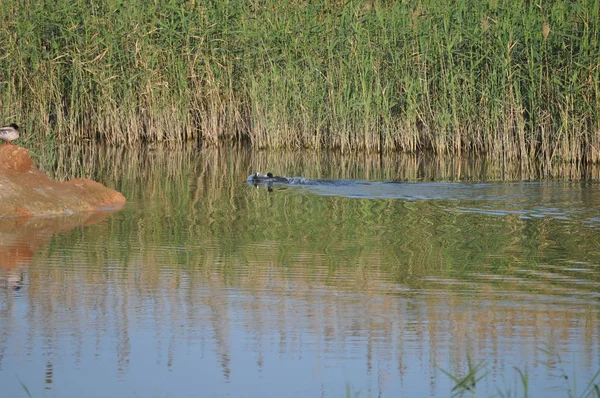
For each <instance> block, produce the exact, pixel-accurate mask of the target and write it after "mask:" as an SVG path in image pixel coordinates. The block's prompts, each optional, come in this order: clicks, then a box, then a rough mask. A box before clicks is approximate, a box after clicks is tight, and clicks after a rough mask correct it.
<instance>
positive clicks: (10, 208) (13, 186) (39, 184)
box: [0, 144, 126, 218]
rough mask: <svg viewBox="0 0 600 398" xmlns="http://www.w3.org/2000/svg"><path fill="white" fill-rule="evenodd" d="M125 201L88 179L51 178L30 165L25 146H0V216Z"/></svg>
mask: <svg viewBox="0 0 600 398" xmlns="http://www.w3.org/2000/svg"><path fill="white" fill-rule="evenodd" d="M125 202H126V199H125V197H124V196H123V195H122V194H121V193H119V192H117V191H115V190H112V189H110V188H106V187H105V186H104V185H102V184H99V183H97V182H95V181H92V180H88V179H82V178H78V179H75V180H71V181H69V182H59V181H54V180H52V179H50V177H48V176H47V175H46V174H44V173H42V172H41V171H40V170H38V169H37V168H36V167H35V166H34V165H33V161H32V160H31V158H30V157H29V151H27V149H25V148H21V147H19V146H16V145H7V144H4V145H0V218H1V217H14V216H44V215H55V214H72V213H77V212H84V211H95V210H103V209H115V208H120V207H122V206H123V204H124V203H125Z"/></svg>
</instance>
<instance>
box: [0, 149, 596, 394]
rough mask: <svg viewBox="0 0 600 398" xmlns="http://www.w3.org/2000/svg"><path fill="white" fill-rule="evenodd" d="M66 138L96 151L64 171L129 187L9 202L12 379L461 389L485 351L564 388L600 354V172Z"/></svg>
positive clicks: (4, 300) (276, 390)
mask: <svg viewBox="0 0 600 398" xmlns="http://www.w3.org/2000/svg"><path fill="white" fill-rule="evenodd" d="M59 155H60V154H59ZM67 155H68V156H65V154H62V157H64V158H68V159H71V160H73V159H79V160H77V161H72V162H71V163H69V162H59V165H58V167H56V168H55V169H54V171H55V172H56V174H57V175H58V176H59V177H61V178H66V177H72V176H76V175H79V174H84V175H86V176H90V177H92V178H95V179H98V180H100V181H101V182H103V183H105V184H107V185H108V186H111V187H114V188H116V189H118V190H120V191H122V192H123V193H124V194H125V195H126V196H127V198H128V199H129V203H128V204H127V206H126V207H125V209H123V210H122V211H119V212H115V213H108V212H106V213H102V214H99V215H76V216H73V217H67V218H51V219H38V220H30V221H27V222H24V221H19V220H3V221H0V238H1V239H0V386H2V387H1V389H2V390H1V392H0V396H2V397H4V396H6V397H19V396H27V392H26V391H25V389H24V387H23V386H26V388H27V389H28V391H29V392H30V393H31V395H32V396H34V397H84V396H85V397H188V396H190V397H222V396H229V397H319V396H325V397H345V396H346V394H347V391H350V392H351V394H352V396H354V395H355V394H357V393H358V395H359V396H360V397H374V396H381V397H398V396H412V397H417V396H443V397H445V396H450V395H451V394H452V387H453V386H454V382H453V381H452V380H451V379H450V378H449V377H448V376H447V375H446V374H444V371H446V372H449V373H451V374H453V375H457V376H460V375H464V374H465V372H467V371H468V366H469V358H470V361H471V363H472V365H473V366H475V365H481V366H482V370H481V373H480V375H481V376H484V377H483V378H482V379H481V380H480V381H479V382H478V383H477V385H476V391H477V395H478V396H492V395H498V392H499V391H500V392H501V393H503V394H505V395H507V394H508V393H512V394H513V395H514V394H515V393H516V392H518V391H519V389H521V387H522V386H521V383H520V381H519V380H520V379H519V377H520V376H519V372H518V371H517V370H516V368H518V369H519V370H520V371H522V372H526V373H527V375H528V378H529V386H530V387H529V391H530V393H533V396H540V397H547V396H561V397H562V396H568V391H567V388H572V387H573V386H574V385H575V386H576V387H577V392H578V393H581V392H583V389H584V388H585V386H586V384H587V382H588V381H589V380H591V378H592V377H593V375H594V374H595V372H597V371H598V370H599V369H600V316H599V314H600V184H598V183H597V182H596V181H597V180H596V179H592V180H591V181H590V180H588V181H586V182H565V181H567V180H566V179H563V180H552V181H544V182H539V181H538V182H535V181H533V182H532V181H524V182H514V181H515V179H516V178H515V177H514V174H512V175H510V176H509V177H510V178H511V181H512V182H498V181H499V180H500V179H502V178H504V177H507V173H509V174H510V173H512V172H511V171H510V170H508V171H507V170H499V171H498V169H497V168H493V167H488V166H487V165H485V164H482V163H473V164H470V165H467V166H465V165H457V164H453V165H450V166H444V165H440V164H433V163H427V162H420V161H414V160H409V161H406V162H403V161H401V160H398V159H378V158H377V159H371V158H366V157H350V158H344V157H332V156H323V157H318V156H316V155H309V154H296V155H285V154H280V153H276V154H264V153H254V154H253V153H250V152H247V151H243V150H220V151H217V150H203V151H175V150H171V151H167V150H155V151H149V152H144V153H137V152H136V153H129V152H125V151H108V150H106V151H98V150H93V151H89V152H85V151H82V152H81V153H68V154H67ZM59 158H61V156H59ZM73 165H76V166H73ZM70 167H72V168H70ZM255 171H262V172H266V171H274V172H276V173H277V174H282V175H287V176H303V177H306V178H309V179H315V180H317V179H327V180H333V183H327V184H308V185H306V184H305V185H293V186H287V185H276V186H273V187H272V188H273V189H272V192H269V191H268V190H267V189H266V188H265V187H253V186H251V185H249V184H247V183H246V181H245V180H246V177H247V176H248V175H249V174H250V173H251V172H255ZM575 173H579V171H575ZM511 176H512V177H511ZM521 178H523V176H521ZM524 178H530V176H526V177H524ZM565 374H566V375H567V376H568V380H565V378H564V377H562V376H563V375H565ZM597 381H598V380H597Z"/></svg>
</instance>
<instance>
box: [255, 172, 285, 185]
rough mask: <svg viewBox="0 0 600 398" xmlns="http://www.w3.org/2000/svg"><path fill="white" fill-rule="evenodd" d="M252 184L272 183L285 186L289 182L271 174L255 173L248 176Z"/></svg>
mask: <svg viewBox="0 0 600 398" xmlns="http://www.w3.org/2000/svg"><path fill="white" fill-rule="evenodd" d="M250 178H251V179H252V182H253V183H254V184H272V183H274V182H278V183H284V184H287V183H289V182H290V181H289V180H288V179H287V178H285V177H281V176H274V175H273V173H267V174H266V175H265V174H260V173H256V174H253V175H251V176H250Z"/></svg>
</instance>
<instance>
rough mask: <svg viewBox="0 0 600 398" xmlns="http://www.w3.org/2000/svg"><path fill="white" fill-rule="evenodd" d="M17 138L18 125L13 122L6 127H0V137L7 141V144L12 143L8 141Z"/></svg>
mask: <svg viewBox="0 0 600 398" xmlns="http://www.w3.org/2000/svg"><path fill="white" fill-rule="evenodd" d="M17 138H19V126H17V125H16V124H14V123H11V124H10V125H8V126H6V127H0V139H3V140H4V141H6V142H8V144H9V145H12V144H11V143H10V142H11V141H13V140H16V139H17Z"/></svg>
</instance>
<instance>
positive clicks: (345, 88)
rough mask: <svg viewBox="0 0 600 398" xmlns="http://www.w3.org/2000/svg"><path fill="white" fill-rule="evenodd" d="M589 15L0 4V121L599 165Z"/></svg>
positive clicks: (123, 133)
mask: <svg viewBox="0 0 600 398" xmlns="http://www.w3.org/2000/svg"><path fill="white" fill-rule="evenodd" d="M599 8H600V6H599V4H598V1H596V0H584V1H581V2H577V3H572V2H567V1H555V2H550V3H544V4H539V5H538V4H534V3H530V2H525V1H517V2H512V1H510V2H509V1H501V0H497V1H490V2H489V3H481V2H476V1H466V2H463V3H460V4H455V3H452V2H442V3H440V2H437V1H434V0H423V1H420V2H416V3H415V2H409V1H401V2H391V3H387V2H378V1H370V2H363V1H349V2H342V3H340V2H329V1H322V2H319V3H317V4H314V3H306V2H276V1H264V2H260V3H256V2H245V1H242V0H234V1H230V2H226V3H222V2H197V1H193V0H192V1H162V2H152V3H143V4H133V3H131V4H130V3H122V2H113V1H109V2H103V3H101V4H92V5H90V3H89V2H87V1H76V2H72V1H67V0H56V1H53V2H48V3H44V2H38V3H36V4H32V5H31V6H30V7H27V8H25V7H21V6H20V3H19V2H18V1H16V0H7V1H6V2H5V5H4V6H3V7H2V10H0V17H1V18H2V20H3V21H8V22H7V23H4V24H3V25H2V27H0V33H1V34H2V36H4V37H6V38H7V39H6V40H3V41H2V43H0V46H1V47H0V53H1V54H4V55H3V56H2V57H0V81H2V82H3V84H1V85H0V103H2V104H3V108H2V111H1V112H2V113H1V116H2V119H4V120H7V121H9V120H10V121H17V122H18V123H19V124H22V125H24V129H25V131H28V132H30V134H31V135H32V139H33V138H35V139H37V138H41V137H44V138H50V139H52V140H56V141H58V142H77V141H83V140H92V141H99V142H105V143H108V144H111V145H130V146H134V145H139V144H141V143H148V142H170V143H181V142H187V141H197V142H201V143H202V145H207V146H208V145H220V144H223V143H226V142H232V141H233V142H239V141H243V142H247V143H250V144H251V145H252V146H253V147H254V148H270V149H275V148H277V149H281V148H309V149H314V150H340V151H343V152H348V151H354V150H363V151H367V152H394V151H402V152H408V153H416V152H431V153H434V154H446V155H448V154H450V155H461V154H464V153H469V154H475V155H482V154H492V155H493V156H495V157H499V156H500V157H502V158H504V160H505V161H525V160H527V161H532V160H534V161H535V162H539V163H545V164H548V163H555V162H562V161H567V162H572V161H573V162H578V161H583V162H594V163H597V162H600V134H599V133H600V95H599V93H600V68H598V56H597V54H599V53H600V40H599V37H600V33H599V31H598V26H600V10H599Z"/></svg>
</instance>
